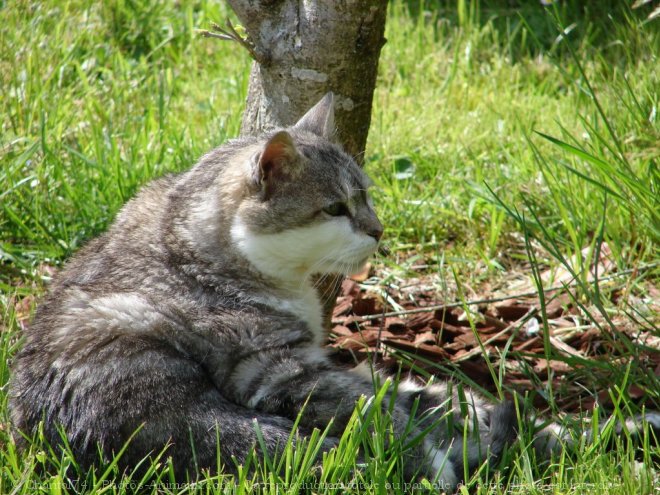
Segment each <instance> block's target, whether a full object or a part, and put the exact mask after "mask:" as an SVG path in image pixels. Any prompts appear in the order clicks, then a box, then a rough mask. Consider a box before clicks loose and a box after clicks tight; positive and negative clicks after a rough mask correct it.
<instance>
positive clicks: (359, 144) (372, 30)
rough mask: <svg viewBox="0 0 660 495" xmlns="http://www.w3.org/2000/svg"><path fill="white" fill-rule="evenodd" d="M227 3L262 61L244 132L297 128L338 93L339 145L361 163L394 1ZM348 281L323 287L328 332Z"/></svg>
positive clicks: (250, 89) (254, 73)
mask: <svg viewBox="0 0 660 495" xmlns="http://www.w3.org/2000/svg"><path fill="white" fill-rule="evenodd" d="M227 1H228V3H229V5H230V6H231V7H232V9H233V10H234V12H235V13H236V15H237V16H238V19H239V20H240V22H241V24H242V25H243V27H244V28H245V31H246V33H247V41H248V43H249V44H250V45H251V48H252V49H251V52H252V55H253V58H255V59H256V60H255V62H254V64H253V66H252V72H251V74H250V82H249V87H248V97H247V103H246V109H245V113H244V115H243V122H242V126H241V133H242V134H259V133H262V132H264V131H268V130H271V129H274V128H278V127H286V126H288V125H291V124H294V123H295V122H296V121H297V120H298V119H299V118H300V117H301V116H302V115H304V114H305V112H306V111H307V110H308V109H309V108H311V107H312V106H313V105H314V104H315V103H316V102H317V101H319V100H320V99H321V97H322V96H323V95H324V94H325V93H327V92H328V91H333V92H334V94H335V124H336V126H337V140H338V142H339V143H340V144H341V145H342V146H343V147H344V149H345V150H346V152H347V153H349V154H350V155H352V156H353V157H355V159H356V160H357V161H358V163H360V164H362V163H363V154H364V148H365V145H366V141H367V134H368V132H369V124H370V122H371V105H372V99H373V93H374V88H375V86H376V75H377V71H378V58H379V56H380V50H381V48H382V46H383V45H384V44H385V38H384V31H385V18H386V13H387V0H227ZM341 280H342V279H341V278H340V277H338V276H337V277H334V279H333V280H329V281H328V282H327V283H325V284H323V285H322V286H321V287H319V293H320V294H321V296H322V299H323V302H324V311H325V321H326V324H327V326H328V327H329V326H330V320H331V317H332V310H333V308H334V304H335V300H336V297H337V294H338V291H339V289H340V287H341V284H340V283H339V282H341Z"/></svg>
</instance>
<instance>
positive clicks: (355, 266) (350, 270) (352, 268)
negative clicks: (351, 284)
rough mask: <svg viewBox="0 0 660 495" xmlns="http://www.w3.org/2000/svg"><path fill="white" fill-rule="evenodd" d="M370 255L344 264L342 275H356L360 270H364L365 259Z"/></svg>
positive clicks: (365, 266)
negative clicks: (344, 268) (355, 261)
mask: <svg viewBox="0 0 660 495" xmlns="http://www.w3.org/2000/svg"><path fill="white" fill-rule="evenodd" d="M370 257H371V256H366V257H365V258H363V259H361V260H360V261H358V262H357V263H351V264H349V265H347V266H346V270H344V271H342V272H341V273H342V275H345V276H347V277H350V276H352V275H358V274H360V273H362V272H364V271H365V270H366V268H367V261H369V258H370Z"/></svg>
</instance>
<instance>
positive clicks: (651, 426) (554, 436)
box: [532, 412, 660, 459]
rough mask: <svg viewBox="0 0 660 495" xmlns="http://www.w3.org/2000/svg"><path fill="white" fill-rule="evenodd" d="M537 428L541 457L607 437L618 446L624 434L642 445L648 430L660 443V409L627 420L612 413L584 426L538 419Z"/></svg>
mask: <svg viewBox="0 0 660 495" xmlns="http://www.w3.org/2000/svg"><path fill="white" fill-rule="evenodd" d="M533 423H534V426H535V428H536V429H535V432H534V436H533V439H532V445H533V447H534V450H535V452H536V455H537V459H550V458H551V457H552V456H554V455H558V454H560V453H561V452H562V451H564V450H574V449H575V448H577V447H579V446H580V445H581V444H585V445H589V444H593V443H594V442H596V441H598V439H599V438H605V439H606V441H607V444H606V445H605V447H607V448H610V449H612V448H614V447H616V439H617V438H621V437H622V436H625V437H629V438H630V439H631V441H632V442H633V443H634V444H635V445H636V447H640V446H641V444H642V442H643V438H644V435H645V432H646V431H648V433H649V435H650V436H651V438H650V440H651V442H655V443H656V444H658V445H660V413H658V412H646V413H644V414H638V415H636V416H634V417H631V418H627V419H625V420H623V421H621V420H619V419H617V418H616V417H614V416H612V417H610V418H608V419H607V420H606V421H604V422H602V423H600V424H599V425H598V426H597V427H592V428H584V427H583V426H582V425H579V426H576V425H571V424H559V423H556V422H549V421H544V420H542V419H536V420H534V422H533ZM610 428H613V429H614V430H613V432H612V433H611V434H608V435H604V433H605V431H606V430H608V429H610Z"/></svg>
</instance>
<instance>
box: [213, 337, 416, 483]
mask: <svg viewBox="0 0 660 495" xmlns="http://www.w3.org/2000/svg"><path fill="white" fill-rule="evenodd" d="M221 387H222V390H223V393H224V394H225V395H226V396H227V397H229V398H230V399H231V400H234V401H235V402H237V403H238V404H241V405H243V406H246V407H248V408H251V409H255V410H258V411H261V412H267V413H270V414H276V415H281V416H284V417H287V418H289V419H292V420H295V419H296V418H297V417H298V415H299V414H300V413H301V411H302V415H301V416H300V423H299V424H300V425H301V427H303V428H305V429H310V428H319V429H321V430H323V429H325V428H326V427H328V425H330V429H329V434H330V435H332V436H341V434H342V433H343V431H344V429H345V428H346V424H347V422H348V420H349V419H350V417H351V415H352V414H353V411H354V409H355V406H356V403H357V401H358V400H359V399H360V397H363V396H364V397H372V396H374V392H375V390H374V385H373V383H372V382H371V380H370V379H367V378H365V377H362V376H358V375H356V374H354V373H351V372H349V371H345V370H341V369H339V368H337V367H336V366H334V365H333V364H332V363H330V361H329V360H328V359H327V358H326V357H325V354H324V353H323V351H320V350H318V349H311V348H293V349H291V348H278V349H270V350H265V351H262V352H259V353H256V354H252V355H251V356H248V357H246V358H245V359H243V360H242V361H241V362H239V363H238V365H237V366H236V367H235V368H234V370H233V372H232V373H231V375H230V376H229V379H228V380H226V381H225V383H223V384H222V385H221ZM390 399H391V397H390V395H389V394H388V396H387V397H385V399H384V400H383V402H382V404H381V407H382V408H383V411H384V412H386V413H387V414H389V415H390V419H391V424H392V428H393V431H394V434H395V436H397V437H398V438H402V439H412V438H414V437H415V436H417V435H419V434H420V432H419V431H418V430H417V429H416V428H414V426H413V425H412V424H411V421H410V415H409V410H408V409H406V407H405V406H404V405H403V404H399V402H398V401H397V402H396V403H395V404H390ZM303 408H304V410H303ZM423 455H424V452H423V449H422V447H421V446H416V447H412V448H411V449H410V450H409V451H407V452H406V453H405V456H406V459H404V464H405V465H406V471H407V472H408V473H411V474H412V473H414V472H415V471H419V470H420V463H421V462H422V461H423Z"/></svg>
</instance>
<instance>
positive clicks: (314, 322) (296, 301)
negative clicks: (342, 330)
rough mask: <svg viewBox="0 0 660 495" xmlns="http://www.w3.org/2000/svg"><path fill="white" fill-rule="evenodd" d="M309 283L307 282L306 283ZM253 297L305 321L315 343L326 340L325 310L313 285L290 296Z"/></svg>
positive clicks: (318, 344) (320, 343)
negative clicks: (324, 326) (324, 327)
mask: <svg viewBox="0 0 660 495" xmlns="http://www.w3.org/2000/svg"><path fill="white" fill-rule="evenodd" d="M306 285H307V284H306ZM253 299H255V300H257V301H259V302H261V303H263V304H266V305H267V306H270V307H271V308H273V309H274V310H277V311H282V312H285V313H291V314H293V315H295V316H297V317H298V318H299V319H300V320H302V321H304V322H305V323H306V324H307V326H308V327H309V329H310V330H311V331H312V333H313V335H314V345H316V346H320V345H322V344H323V341H324V340H325V333H324V332H323V311H322V307H321V303H320V302H319V298H318V296H317V294H316V291H315V290H314V288H313V287H311V285H309V286H307V287H305V288H301V289H300V291H299V293H298V291H296V293H292V294H291V295H290V296H286V297H277V296H275V295H273V296H256V297H254V296H253Z"/></svg>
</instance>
